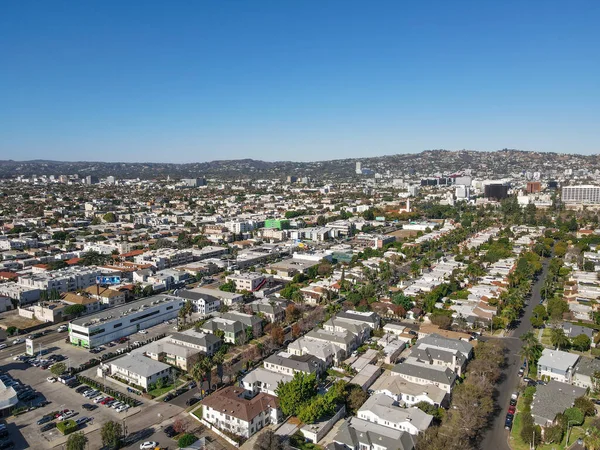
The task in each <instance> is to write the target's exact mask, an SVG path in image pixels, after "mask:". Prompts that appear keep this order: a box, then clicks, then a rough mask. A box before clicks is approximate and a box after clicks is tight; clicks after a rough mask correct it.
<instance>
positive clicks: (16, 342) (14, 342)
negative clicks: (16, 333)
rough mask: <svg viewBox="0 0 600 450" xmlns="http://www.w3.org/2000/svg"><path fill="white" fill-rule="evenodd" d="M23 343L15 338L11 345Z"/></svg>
mask: <svg viewBox="0 0 600 450" xmlns="http://www.w3.org/2000/svg"><path fill="white" fill-rule="evenodd" d="M23 342H25V341H24V340H23V339H21V338H17V339H15V340H14V341H13V342H12V343H13V345H17V344H22V343H23Z"/></svg>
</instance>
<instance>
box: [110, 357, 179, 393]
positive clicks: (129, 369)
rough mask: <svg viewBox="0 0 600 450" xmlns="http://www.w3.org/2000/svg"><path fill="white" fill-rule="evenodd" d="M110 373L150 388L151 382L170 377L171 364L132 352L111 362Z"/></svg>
mask: <svg viewBox="0 0 600 450" xmlns="http://www.w3.org/2000/svg"><path fill="white" fill-rule="evenodd" d="M110 375H111V376H113V377H117V378H121V379H124V380H125V381H127V382H128V383H132V384H135V385H137V386H141V387H143V388H144V389H148V386H149V385H150V384H153V383H156V382H157V381H158V380H159V379H161V378H163V379H164V378H169V377H170V376H171V366H169V365H168V364H164V363H162V362H160V361H155V360H153V359H150V358H147V357H145V356H144V355H142V354H140V353H130V354H129V355H127V356H123V357H122V358H119V359H116V360H114V361H111V362H110Z"/></svg>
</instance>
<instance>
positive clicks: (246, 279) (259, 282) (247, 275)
mask: <svg viewBox="0 0 600 450" xmlns="http://www.w3.org/2000/svg"><path fill="white" fill-rule="evenodd" d="M267 279H268V278H267V277H265V276H264V275H263V274H262V273H257V272H244V273H242V272H240V273H233V274H231V275H227V276H226V277H225V281H227V282H230V281H231V282H233V283H234V284H235V290H236V291H248V292H254V291H258V290H259V289H260V288H261V287H263V285H264V284H265V283H266V282H267Z"/></svg>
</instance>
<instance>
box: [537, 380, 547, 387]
mask: <svg viewBox="0 0 600 450" xmlns="http://www.w3.org/2000/svg"><path fill="white" fill-rule="evenodd" d="M537 384H539V385H541V386H546V385H547V384H548V383H546V382H545V381H544V380H538V381H537Z"/></svg>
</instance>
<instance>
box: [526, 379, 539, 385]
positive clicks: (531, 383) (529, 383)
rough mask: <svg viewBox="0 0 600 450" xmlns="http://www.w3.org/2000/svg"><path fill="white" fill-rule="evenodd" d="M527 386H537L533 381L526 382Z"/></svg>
mask: <svg viewBox="0 0 600 450" xmlns="http://www.w3.org/2000/svg"><path fill="white" fill-rule="evenodd" d="M527 386H531V387H536V386H537V383H536V382H535V381H534V380H529V381H528V382H527Z"/></svg>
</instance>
